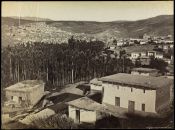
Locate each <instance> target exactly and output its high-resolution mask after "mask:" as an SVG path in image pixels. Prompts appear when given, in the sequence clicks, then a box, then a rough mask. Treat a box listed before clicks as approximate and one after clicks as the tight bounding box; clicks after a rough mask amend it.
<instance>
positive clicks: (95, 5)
mask: <svg viewBox="0 0 175 130" xmlns="http://www.w3.org/2000/svg"><path fill="white" fill-rule="evenodd" d="M1 6H2V8H1V9H2V10H1V12H2V16H21V17H23V16H28V17H40V18H49V19H52V20H60V21H61V20H75V21H100V22H107V21H118V20H130V21H134V20H140V19H146V18H150V17H155V16H158V15H173V1H109V2H107V1H94V2H93V1H89V2H88V1H86V2H85V1H74V2H73V1H64V2H63V1H60V2H59V1H57V2H55V1H53V2H27V1H26V2H24V1H23V2H17V1H16V2H15V1H11V2H10V1H9V2H2V4H1Z"/></svg>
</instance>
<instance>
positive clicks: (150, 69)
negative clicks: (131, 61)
mask: <svg viewBox="0 0 175 130" xmlns="http://www.w3.org/2000/svg"><path fill="white" fill-rule="evenodd" d="M132 71H141V72H153V71H154V72H155V71H158V70H157V69H152V68H142V67H140V68H133V69H132Z"/></svg>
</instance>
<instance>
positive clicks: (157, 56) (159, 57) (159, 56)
mask: <svg viewBox="0 0 175 130" xmlns="http://www.w3.org/2000/svg"><path fill="white" fill-rule="evenodd" d="M155 58H158V59H163V55H155Z"/></svg>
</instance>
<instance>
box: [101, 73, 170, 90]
mask: <svg viewBox="0 0 175 130" xmlns="http://www.w3.org/2000/svg"><path fill="white" fill-rule="evenodd" d="M99 80H101V81H105V82H112V83H117V84H124V85H132V86H134V87H138V88H147V89H157V88H160V87H166V86H168V85H171V84H173V80H172V79H168V78H164V77H152V76H143V75H132V74H126V73H118V74H114V75H110V76H106V77H102V78H100V79H99Z"/></svg>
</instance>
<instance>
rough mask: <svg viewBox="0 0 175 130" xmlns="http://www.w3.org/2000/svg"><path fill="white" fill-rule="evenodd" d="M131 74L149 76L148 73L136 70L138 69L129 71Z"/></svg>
mask: <svg viewBox="0 0 175 130" xmlns="http://www.w3.org/2000/svg"><path fill="white" fill-rule="evenodd" d="M131 74H133V75H144V76H149V75H150V74H149V73H143V72H141V73H140V72H138V71H131Z"/></svg>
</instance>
